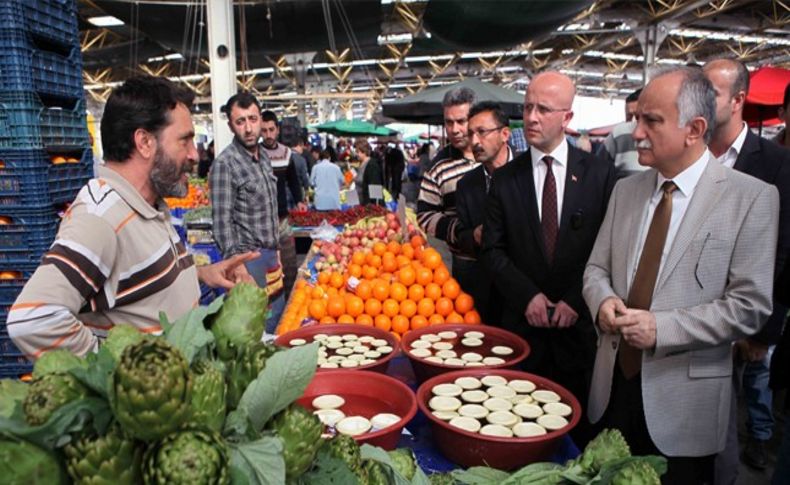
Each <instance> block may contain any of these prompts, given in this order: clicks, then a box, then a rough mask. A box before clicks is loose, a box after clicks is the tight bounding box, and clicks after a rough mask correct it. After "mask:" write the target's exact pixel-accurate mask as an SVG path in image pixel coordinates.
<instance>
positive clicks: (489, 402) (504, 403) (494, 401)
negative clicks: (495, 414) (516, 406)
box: [483, 397, 513, 411]
mask: <svg viewBox="0 0 790 485" xmlns="http://www.w3.org/2000/svg"><path fill="white" fill-rule="evenodd" d="M483 406H485V407H486V408H487V409H488V410H489V411H510V409H511V408H512V407H513V404H511V403H510V401H508V400H506V399H502V398H501V397H492V398H490V399H486V400H485V401H484V402H483Z"/></svg>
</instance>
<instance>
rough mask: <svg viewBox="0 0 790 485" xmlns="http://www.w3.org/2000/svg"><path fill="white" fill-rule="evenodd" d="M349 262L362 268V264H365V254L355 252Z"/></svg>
mask: <svg viewBox="0 0 790 485" xmlns="http://www.w3.org/2000/svg"><path fill="white" fill-rule="evenodd" d="M351 262H352V263H354V264H358V265H360V266H362V265H363V264H365V253H363V252H362V251H357V252H355V253H354V254H352V255H351Z"/></svg>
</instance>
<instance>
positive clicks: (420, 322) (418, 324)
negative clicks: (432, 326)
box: [411, 315, 428, 330]
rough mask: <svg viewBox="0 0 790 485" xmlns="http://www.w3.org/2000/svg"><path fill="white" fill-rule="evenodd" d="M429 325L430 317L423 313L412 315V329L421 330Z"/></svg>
mask: <svg viewBox="0 0 790 485" xmlns="http://www.w3.org/2000/svg"><path fill="white" fill-rule="evenodd" d="M427 326H428V319H427V318H425V317H424V316H422V315H414V316H413V317H411V329H412V330H419V329H421V328H423V327H427Z"/></svg>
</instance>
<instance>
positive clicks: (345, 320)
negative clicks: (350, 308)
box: [337, 313, 354, 323]
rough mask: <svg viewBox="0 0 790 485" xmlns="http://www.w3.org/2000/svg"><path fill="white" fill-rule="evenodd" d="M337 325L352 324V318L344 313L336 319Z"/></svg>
mask: <svg viewBox="0 0 790 485" xmlns="http://www.w3.org/2000/svg"><path fill="white" fill-rule="evenodd" d="M337 323H354V317H352V316H351V315H349V314H347V313H344V314H342V315H340V317H338V319H337Z"/></svg>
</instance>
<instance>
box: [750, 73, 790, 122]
mask: <svg viewBox="0 0 790 485" xmlns="http://www.w3.org/2000/svg"><path fill="white" fill-rule="evenodd" d="M788 83H790V70H788V69H780V68H778V67H761V68H760V69H757V70H756V71H752V73H751V75H750V81H749V94H747V95H746V106H745V107H744V109H743V118H744V119H745V120H746V122H748V123H749V124H750V125H757V124H760V123H761V122H762V125H763V126H770V125H776V124H779V123H781V122H782V120H780V119H779V117H778V115H777V113H776V110H777V108H779V107H780V106H781V105H782V100H783V98H784V93H785V88H786V87H787V84H788Z"/></svg>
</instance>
